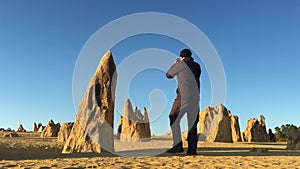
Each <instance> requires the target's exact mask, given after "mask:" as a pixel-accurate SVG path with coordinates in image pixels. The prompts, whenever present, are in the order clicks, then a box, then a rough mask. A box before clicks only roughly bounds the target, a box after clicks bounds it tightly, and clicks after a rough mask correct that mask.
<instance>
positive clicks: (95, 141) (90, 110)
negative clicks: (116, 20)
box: [62, 51, 117, 153]
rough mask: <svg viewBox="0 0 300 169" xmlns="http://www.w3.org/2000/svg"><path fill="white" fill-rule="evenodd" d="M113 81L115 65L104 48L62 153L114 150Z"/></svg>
mask: <svg viewBox="0 0 300 169" xmlns="http://www.w3.org/2000/svg"><path fill="white" fill-rule="evenodd" d="M116 81H117V73H116V65H115V63H114V59H113V56H112V53H111V52H110V51H107V52H106V53H105V54H104V56H103V57H102V59H101V61H100V63H99V65H98V67H97V69H96V71H95V73H94V75H93V77H92V78H91V80H90V82H89V84H88V87H87V90H86V92H85V94H84V96H83V98H82V100H81V103H80V105H79V107H78V111H77V115H76V119H75V123H74V125H73V127H72V130H71V133H70V135H69V137H68V139H67V141H66V143H65V145H64V148H63V151H62V153H74V152H98V153H101V152H107V151H109V152H113V151H114V140H113V126H114V124H113V122H114V98H115V88H116Z"/></svg>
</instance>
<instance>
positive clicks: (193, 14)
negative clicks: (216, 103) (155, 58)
mask: <svg viewBox="0 0 300 169" xmlns="http://www.w3.org/2000/svg"><path fill="white" fill-rule="evenodd" d="M138 12H163V13H169V14H172V15H176V16H179V17H181V18H183V19H186V20H187V21H189V22H191V23H193V24H194V25H196V26H197V27H198V28H199V29H200V30H202V32H204V33H205V34H206V36H207V37H208V38H209V39H210V41H211V42H212V44H213V45H214V47H215V48H216V50H217V52H218V54H219V57H220V59H221V61H222V63H223V66H224V71H225V75H226V82H227V88H226V89H227V97H226V102H225V103H224V104H225V105H226V107H227V108H228V109H230V110H231V111H232V114H234V115H238V116H239V122H240V127H241V130H244V128H245V127H246V121H247V120H248V119H249V118H255V117H256V118H258V117H259V115H261V114H262V115H264V116H265V117H266V123H267V127H268V128H272V129H273V128H274V127H275V126H280V125H281V124H287V123H290V124H295V125H298V126H299V125H300V115H299V110H298V108H297V105H298V104H299V102H300V96H299V93H300V90H299V83H300V78H299V73H300V68H299V64H300V47H299V44H300V31H299V30H300V1H296V0H290V1H283V0H282V1H279V0H277V1H276V0H275V1H273V0H272V1H271V0H270V1H267V0H265V1H260V0H256V1H226V2H225V1H224V2H223V1H187V2H184V3H183V2H182V1H156V0H154V1H151V2H150V1H149V2H144V1H143V2H141V1H138V0H132V1H126V2H125V1H109V2H108V1H107V2H101V1H67V0H64V1H33V0H29V1H21V0H20V1H15V0H12V1H6V0H0V116H1V118H0V127H3V128H7V127H12V128H14V129H16V128H17V127H18V125H19V124H23V125H24V127H25V129H28V130H32V127H33V122H43V123H44V124H45V123H47V122H48V121H49V120H50V119H51V118H52V119H54V121H59V122H61V123H63V122H66V121H73V120H74V119H75V115H76V107H74V106H73V100H72V78H73V71H74V66H75V63H76V59H77V57H78V55H79V52H80V51H81V49H82V47H83V45H84V44H85V42H86V41H87V40H88V39H89V37H90V36H91V35H93V33H95V32H96V31H97V30H98V29H99V28H101V27H102V26H104V25H105V24H107V23H109V22H111V21H113V20H115V19H117V18H120V17H122V16H125V15H129V14H134V13H138ZM179 26H180V25H179ZM124 29H126V28H124ZM184 47H186V46H185V44H182V43H180V42H178V41H176V40H174V39H171V38H168V37H164V36H159V35H149V34H148V35H139V36H134V37H131V38H129V39H126V40H124V41H122V42H120V43H119V44H117V45H116V46H114V47H113V48H112V49H111V50H112V52H113V55H114V56H115V61H116V63H117V64H119V63H120V62H121V61H122V60H123V59H124V58H126V56H128V55H130V54H131V53H133V52H135V51H137V50H141V49H145V48H160V49H164V50H168V51H170V52H172V53H174V54H178V53H179V51H180V50H181V49H182V48H184ZM102 55H103V54H100V53H99V59H100V57H101V56H102ZM197 61H198V62H199V63H200V64H201V60H197ZM171 64H172V63H170V66H171ZM201 66H202V71H203V74H202V76H201V110H202V109H203V108H204V107H206V106H208V105H209V104H210V101H211V94H210V92H211V89H210V85H211V84H210V81H209V78H208V75H207V72H206V70H205V67H204V66H203V65H202V64H201ZM153 82H155V83H153ZM156 88H159V89H161V90H163V91H164V92H165V94H166V96H167V105H166V109H165V112H164V113H163V114H162V115H161V117H160V118H159V119H157V120H155V121H154V122H153V124H152V125H151V128H152V130H153V132H154V133H156V134H161V133H165V132H166V131H167V130H169V126H168V123H169V122H168V113H169V109H170V106H171V104H172V101H173V99H174V98H175V93H174V90H175V88H176V82H175V81H174V80H173V81H172V80H167V79H164V72H161V71H157V70H149V71H145V72H142V73H140V74H138V75H137V76H136V77H135V78H134V80H133V81H132V83H131V86H130V90H129V93H130V99H131V100H132V102H133V104H134V105H137V106H138V107H139V108H142V107H144V106H146V107H147V108H148V107H150V103H149V100H148V95H149V92H150V91H151V90H153V89H156ZM116 92H118V91H116ZM115 114H116V116H115V124H116V123H117V122H118V118H119V112H116V113H115Z"/></svg>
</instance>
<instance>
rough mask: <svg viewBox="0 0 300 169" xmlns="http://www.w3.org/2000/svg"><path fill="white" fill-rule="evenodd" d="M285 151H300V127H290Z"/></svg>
mask: <svg viewBox="0 0 300 169" xmlns="http://www.w3.org/2000/svg"><path fill="white" fill-rule="evenodd" d="M287 139H288V140H287V147H286V149H287V150H300V127H299V128H297V127H296V126H294V125H292V126H291V127H290V128H289V130H288V134H287Z"/></svg>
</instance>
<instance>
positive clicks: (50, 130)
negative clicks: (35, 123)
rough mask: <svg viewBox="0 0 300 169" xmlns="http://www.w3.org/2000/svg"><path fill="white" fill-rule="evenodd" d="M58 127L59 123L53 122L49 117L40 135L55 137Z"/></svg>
mask: <svg viewBox="0 0 300 169" xmlns="http://www.w3.org/2000/svg"><path fill="white" fill-rule="evenodd" d="M59 129H60V124H59V123H57V124H55V123H54V121H53V120H52V119H51V120H50V121H49V123H48V124H47V126H46V127H45V128H44V130H43V131H42V133H41V137H57V135H58V132H59Z"/></svg>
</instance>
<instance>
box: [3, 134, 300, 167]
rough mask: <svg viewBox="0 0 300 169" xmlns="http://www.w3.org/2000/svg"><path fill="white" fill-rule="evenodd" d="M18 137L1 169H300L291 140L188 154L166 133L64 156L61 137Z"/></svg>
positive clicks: (204, 146) (202, 145)
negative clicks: (289, 145) (105, 149)
mask: <svg viewBox="0 0 300 169" xmlns="http://www.w3.org/2000/svg"><path fill="white" fill-rule="evenodd" d="M4 133H5V132H1V133H0V134H1V135H3V134H4ZM18 134H19V137H0V168H170V169H175V168H191V169H192V168H273V169H274V168H286V169H291V168H300V151H299V150H286V149H285V148H286V142H251V143H247V142H236V143H217V142H214V143H211V142H198V149H197V153H198V155H196V156H187V155H186V154H185V152H184V153H177V154H168V153H165V150H167V149H168V148H170V147H171V144H172V140H171V137H170V136H168V135H166V136H153V137H152V138H151V141H150V142H139V143H137V142H127V143H123V142H120V141H119V140H117V139H115V140H114V145H115V153H104V154H103V153H102V154H98V153H74V154H62V153H61V151H62V148H63V145H64V143H59V142H57V138H56V137H50V138H41V137H40V136H39V134H38V133H34V132H20V133H18ZM184 147H185V151H186V147H187V143H186V142H184ZM149 154H150V155H149ZM151 154H152V155H151ZM147 155H148V156H147Z"/></svg>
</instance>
